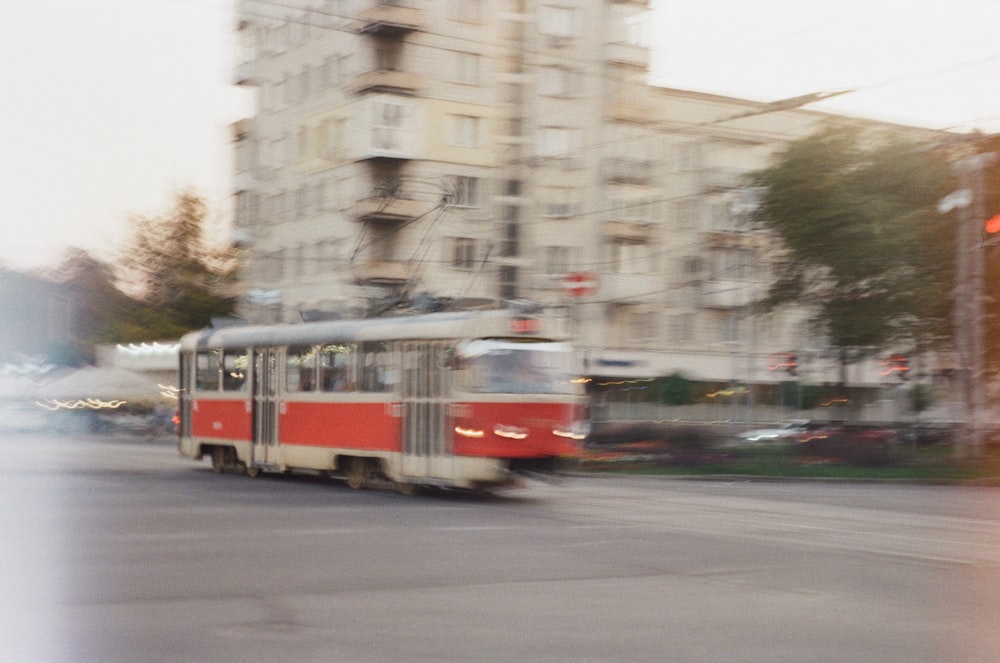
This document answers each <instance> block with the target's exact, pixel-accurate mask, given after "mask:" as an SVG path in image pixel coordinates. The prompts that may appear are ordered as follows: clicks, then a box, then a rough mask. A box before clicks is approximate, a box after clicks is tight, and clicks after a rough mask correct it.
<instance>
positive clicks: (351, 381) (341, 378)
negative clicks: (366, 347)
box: [319, 343, 358, 391]
mask: <svg viewBox="0 0 1000 663" xmlns="http://www.w3.org/2000/svg"><path fill="white" fill-rule="evenodd" d="M356 357H357V348H356V347H355V346H354V344H352V343H336V344H331V345H324V346H323V348H322V351H321V352H320V360H319V372H320V379H321V381H320V384H321V385H322V389H323V391H354V390H355V389H356V388H357V383H358V377H357V362H356V361H355V358H356Z"/></svg>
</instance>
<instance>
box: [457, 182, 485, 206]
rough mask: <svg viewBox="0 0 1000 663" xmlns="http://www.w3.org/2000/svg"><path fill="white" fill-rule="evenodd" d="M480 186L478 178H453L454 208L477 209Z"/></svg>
mask: <svg viewBox="0 0 1000 663" xmlns="http://www.w3.org/2000/svg"><path fill="white" fill-rule="evenodd" d="M480 193H481V186H480V180H479V178H478V177H471V176H469V175H456V176H455V201H454V205H455V207H479V205H480Z"/></svg>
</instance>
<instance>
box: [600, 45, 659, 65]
mask: <svg viewBox="0 0 1000 663" xmlns="http://www.w3.org/2000/svg"><path fill="white" fill-rule="evenodd" d="M604 47H605V49H606V50H605V51H604V52H605V59H606V60H607V61H608V62H611V63H613V64H623V65H627V66H630V67H642V68H643V69H645V68H647V67H649V49H648V48H646V47H645V46H638V45H636V44H629V43H627V42H623V41H618V42H610V43H607V44H605V45H604Z"/></svg>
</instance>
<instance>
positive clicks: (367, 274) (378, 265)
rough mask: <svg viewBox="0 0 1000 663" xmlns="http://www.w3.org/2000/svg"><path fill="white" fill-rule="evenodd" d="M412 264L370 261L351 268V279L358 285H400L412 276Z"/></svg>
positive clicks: (396, 261)
mask: <svg viewBox="0 0 1000 663" xmlns="http://www.w3.org/2000/svg"><path fill="white" fill-rule="evenodd" d="M414 271H415V270H414V267H413V265H412V263H409V262H401V261H398V260H371V261H368V262H362V263H359V264H356V265H352V266H351V278H353V279H354V282H355V283H357V284H359V285H402V284H404V283H406V282H408V281H409V280H410V279H411V278H413V275H414Z"/></svg>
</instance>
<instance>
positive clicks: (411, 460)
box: [400, 341, 453, 478]
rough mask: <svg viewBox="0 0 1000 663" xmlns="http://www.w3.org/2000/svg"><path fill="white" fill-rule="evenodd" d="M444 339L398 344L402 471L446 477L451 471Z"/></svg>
mask: <svg viewBox="0 0 1000 663" xmlns="http://www.w3.org/2000/svg"><path fill="white" fill-rule="evenodd" d="M452 346H453V344H451V343H448V342H444V341H433V342H423V341H422V342H406V343H403V344H402V354H403V356H402V365H403V374H402V376H401V385H400V388H401V392H402V393H401V395H402V399H403V474H405V475H409V476H414V477H441V478H446V477H449V476H450V475H451V472H452V455H451V454H452V444H451V428H452V426H451V417H450V407H449V405H450V392H451V384H450V373H449V370H448V359H449V352H448V349H449V348H450V347H452Z"/></svg>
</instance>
